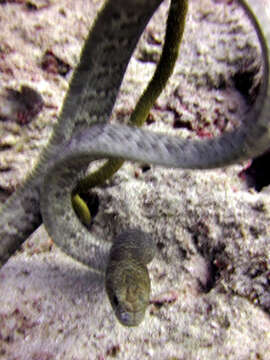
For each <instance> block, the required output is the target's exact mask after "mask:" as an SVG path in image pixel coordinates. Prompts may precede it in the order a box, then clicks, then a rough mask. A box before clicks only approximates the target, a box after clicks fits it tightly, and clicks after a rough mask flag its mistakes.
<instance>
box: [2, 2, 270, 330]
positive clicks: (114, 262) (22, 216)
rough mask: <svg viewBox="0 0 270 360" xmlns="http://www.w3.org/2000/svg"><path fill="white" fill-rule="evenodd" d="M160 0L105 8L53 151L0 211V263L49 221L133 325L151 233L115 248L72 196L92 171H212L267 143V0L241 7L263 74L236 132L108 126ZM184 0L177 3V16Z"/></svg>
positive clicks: (123, 237)
mask: <svg viewBox="0 0 270 360" xmlns="http://www.w3.org/2000/svg"><path fill="white" fill-rule="evenodd" d="M161 2H162V1H161V0H107V1H106V2H105V4H104V6H103V8H102V10H101V11H100V12H99V14H98V16H97V18H96V21H95V23H94V26H93V27H92V30H91V31H90V34H89V36H88V38H87V40H86V42H85V45H84V48H83V51H82V55H81V58H80V63H79V65H78V67H77V69H76V71H75V72H74V75H73V79H72V82H71V85H70V88H69V92H68V94H67V96H66V99H65V102H64V105H63V108H62V111H61V115H60V119H59V121H58V124H57V125H56V127H55V129H54V132H53V135H52V138H51V140H50V142H49V144H48V146H47V147H46V149H45V150H44V151H43V152H42V154H41V157H40V160H39V162H38V164H37V166H36V167H35V169H34V171H33V172H32V173H31V174H30V175H29V176H28V178H27V179H26V181H25V182H24V184H23V185H22V187H21V188H20V189H19V190H18V191H16V192H15V194H13V195H12V196H11V197H10V198H9V199H8V201H7V202H6V204H5V205H4V206H3V207H2V209H1V210H0V264H1V265H3V264H4V263H5V262H6V261H7V260H8V258H9V257H10V256H11V255H12V253H14V251H15V250H16V249H18V247H19V246H20V244H21V243H22V242H23V241H24V240H25V239H26V238H27V237H28V236H29V235H30V234H31V233H32V232H33V231H34V229H35V228H36V227H37V226H38V225H39V224H40V223H41V214H42V220H43V222H44V224H45V227H46V229H47V231H48V233H49V235H50V236H51V237H52V239H53V240H54V242H55V243H56V244H57V245H58V246H60V248H62V249H63V250H64V251H65V252H66V253H67V254H69V255H70V256H72V257H74V258H76V259H77V260H79V261H81V262H82V263H84V264H86V265H88V266H90V267H91V268H94V269H96V270H97V271H101V272H102V273H104V272H105V273H106V276H105V278H106V280H105V283H106V289H107V293H108V295H109V299H110V301H111V304H112V306H113V309H114V311H115V314H116V316H117V318H118V319H119V321H120V322H121V323H122V324H124V325H127V326H134V325H137V324H139V323H140V322H141V320H142V319H143V316H144V312H145V308H146V306H147V303H148V299H149V291H150V282H149V277H148V273H147V270H145V263H147V262H148V261H149V260H151V258H152V257H153V255H154V247H155V246H154V241H153V240H152V239H151V237H150V235H149V234H145V233H143V232H142V231H140V230H129V229H127V230H126V231H124V232H123V233H122V234H120V235H119V236H118V237H117V239H116V240H115V242H114V243H113V246H111V244H109V243H108V242H106V241H100V240H99V239H97V238H95V237H94V235H92V234H91V232H89V231H87V230H86V228H85V227H84V226H82V224H81V223H80V221H79V220H78V218H77V217H76V216H75V213H74V210H73V207H72V200H71V194H72V192H73V191H74V189H76V186H77V183H78V182H80V181H82V179H83V177H84V175H85V170H86V168H87V167H88V165H89V163H90V162H91V161H93V160H97V159H122V160H130V161H139V162H144V163H145V162H147V163H153V164H156V165H160V166H165V167H173V168H189V169H206V168H215V167H220V166H226V165H229V164H232V163H235V162H239V161H241V160H244V159H249V158H252V157H255V156H257V155H259V154H261V153H262V152H264V151H265V150H266V149H267V148H268V147H269V145H268V144H269V140H270V126H269V120H268V114H269V110H270V102H269V101H268V99H269V94H270V81H269V48H268V46H269V44H270V25H269V18H268V16H267V13H266V11H265V8H264V6H263V3H262V1H261V0H248V1H245V0H239V1H238V2H239V5H241V6H242V7H243V8H244V10H245V12H246V14H247V16H248V17H249V19H250V21H251V23H252V24H253V26H254V29H255V31H256V34H257V37H258V40H259V42H260V45H261V50H262V69H263V77H262V83H261V85H260V89H259V93H258V96H257V99H256V102H255V103H254V105H253V107H252V109H251V111H250V112H249V113H248V114H247V116H246V118H245V119H243V121H242V123H241V125H240V126H239V128H237V129H236V130H235V131H233V132H227V133H224V134H223V135H222V136H220V137H217V138H211V139H203V140H197V139H195V140H185V139H181V138H178V137H173V136H167V135H164V134H159V133H153V132H150V131H147V130H141V129H138V128H134V127H131V126H127V125H110V124H108V123H107V120H108V118H109V117H110V114H111V111H112V107H113V105H114V102H115V98H116V95H117V92H118V89H119V86H120V84H121V81H122V78H123V76H124V73H125V70H126V66H127V64H128V62H129V59H130V57H131V55H132V52H133V50H134V47H135V45H136V43H137V41H138V39H139V37H140V35H141V33H142V31H143V30H144V28H145V26H146V24H147V23H148V21H149V19H150V17H151V16H152V15H153V13H154V12H155V10H156V9H157V8H158V6H159V5H160V3H161ZM187 2H188V1H187V0H171V9H173V7H174V6H180V7H181V6H183V7H185V6H186V5H187ZM105 269H106V270H105ZM134 271H135V272H134ZM121 272H123V273H122V274H121ZM120 274H121V275H120ZM137 275H138V276H137ZM136 276H137V277H136ZM136 279H137V280H136ZM122 285H123V288H122V289H120V290H119V287H121V286H122ZM136 296H137V298H136ZM134 297H135V298H134Z"/></svg>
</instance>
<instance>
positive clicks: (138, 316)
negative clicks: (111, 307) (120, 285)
mask: <svg viewBox="0 0 270 360" xmlns="http://www.w3.org/2000/svg"><path fill="white" fill-rule="evenodd" d="M144 315H145V310H143V309H142V310H139V311H136V312H135V311H134V312H130V311H126V310H123V309H122V310H120V309H117V311H116V317H117V319H118V320H119V322H120V323H121V324H122V325H124V326H129V327H132V326H138V325H139V324H140V323H141V322H142V321H143V319H144Z"/></svg>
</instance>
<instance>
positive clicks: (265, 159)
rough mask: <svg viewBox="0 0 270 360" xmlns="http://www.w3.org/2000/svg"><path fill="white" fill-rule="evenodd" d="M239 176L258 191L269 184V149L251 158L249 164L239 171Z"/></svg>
mask: <svg viewBox="0 0 270 360" xmlns="http://www.w3.org/2000/svg"><path fill="white" fill-rule="evenodd" d="M239 176H240V177H241V178H242V179H244V180H245V181H246V183H247V185H248V186H249V187H252V188H254V189H255V190H256V191H258V192H260V191H261V190H262V189H263V188H264V187H265V186H268V185H269V184H270V150H269V151H267V152H266V153H265V154H263V155H261V156H259V157H257V158H256V159H254V160H252V162H251V165H250V166H249V167H248V168H247V169H244V170H243V171H241V172H240V174H239Z"/></svg>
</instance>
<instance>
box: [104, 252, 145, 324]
mask: <svg viewBox="0 0 270 360" xmlns="http://www.w3.org/2000/svg"><path fill="white" fill-rule="evenodd" d="M105 285H106V291H107V294H108V297H109V300H110V303H111V305H112V308H113V310H114V313H115V316H116V318H117V319H118V320H119V322H120V323H121V324H122V325H124V326H137V325H139V324H140V323H141V322H142V320H143V318H144V315H145V310H146V308H147V306H148V304H149V296H150V288H151V286H150V278H149V274H148V270H147V267H146V266H145V265H144V264H142V263H140V262H139V261H137V260H135V259H133V258H125V259H122V260H120V261H119V260H118V261H111V262H109V264H108V267H107V271H106V282H105Z"/></svg>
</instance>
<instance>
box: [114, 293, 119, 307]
mask: <svg viewBox="0 0 270 360" xmlns="http://www.w3.org/2000/svg"><path fill="white" fill-rule="evenodd" d="M113 303H114V305H115V306H118V305H119V300H118V297H117V296H116V295H113Z"/></svg>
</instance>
